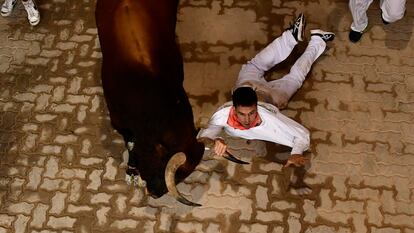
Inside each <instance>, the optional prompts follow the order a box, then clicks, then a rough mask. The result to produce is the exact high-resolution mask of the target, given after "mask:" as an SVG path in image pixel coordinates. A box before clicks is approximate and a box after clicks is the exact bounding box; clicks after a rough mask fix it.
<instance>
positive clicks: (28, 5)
mask: <svg viewBox="0 0 414 233" xmlns="http://www.w3.org/2000/svg"><path fill="white" fill-rule="evenodd" d="M23 6H24V9H26V11H27V19H28V20H29V23H30V25H32V26H36V25H37V24H39V22H40V14H39V11H38V10H37V6H36V4H35V3H34V2H33V0H28V1H26V2H23Z"/></svg>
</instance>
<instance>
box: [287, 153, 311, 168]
mask: <svg viewBox="0 0 414 233" xmlns="http://www.w3.org/2000/svg"><path fill="white" fill-rule="evenodd" d="M308 161H309V158H306V157H305V156H303V155H299V154H294V155H290V157H289V159H288V160H287V162H286V164H285V166H284V167H289V166H290V165H292V164H293V165H295V166H296V167H301V166H305V164H306V163H307V162H308Z"/></svg>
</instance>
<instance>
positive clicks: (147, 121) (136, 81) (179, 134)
mask: <svg viewBox="0 0 414 233" xmlns="http://www.w3.org/2000/svg"><path fill="white" fill-rule="evenodd" d="M177 5H178V1H172V0H157V1H156V2H154V1H153V0H98V1H97V5H96V24H97V28H98V34H99V40H100V44H101V50H102V54H103V59H102V85H103V88H104V94H105V99H106V104H107V106H108V109H109V112H110V117H111V122H112V125H113V127H114V128H115V129H116V130H117V131H118V132H119V133H121V134H122V135H123V137H124V139H125V141H126V142H134V143H135V146H134V149H133V150H132V151H131V152H130V161H129V165H131V166H136V167H137V168H138V170H139V172H140V174H141V177H142V178H143V179H144V180H146V182H147V188H148V191H149V192H150V193H151V194H152V195H154V196H156V197H160V196H162V195H163V194H165V193H166V192H167V189H166V185H165V181H164V170H165V167H166V164H167V162H168V160H169V158H170V157H171V156H172V155H173V154H175V153H177V152H184V153H185V154H186V156H187V160H186V162H185V164H184V165H183V166H181V167H180V168H179V169H178V171H177V174H176V180H177V182H179V181H181V180H183V179H184V178H185V177H187V176H188V175H189V174H191V172H192V171H193V170H194V168H195V166H197V164H198V163H199V162H200V160H201V157H202V155H203V152H204V145H203V144H202V143H199V142H197V140H196V130H195V127H194V121H193V113H192V109H191V105H190V103H189V101H188V97H187V95H186V92H185V90H184V88H183V78H184V74H183V61H182V56H181V53H180V50H179V47H178V45H177V43H176V36H175V25H176V14H177Z"/></svg>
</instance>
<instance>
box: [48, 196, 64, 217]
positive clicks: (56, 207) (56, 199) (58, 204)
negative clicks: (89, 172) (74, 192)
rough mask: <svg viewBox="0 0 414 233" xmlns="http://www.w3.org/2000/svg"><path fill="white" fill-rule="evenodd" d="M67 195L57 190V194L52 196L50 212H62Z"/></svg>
mask: <svg viewBox="0 0 414 233" xmlns="http://www.w3.org/2000/svg"><path fill="white" fill-rule="evenodd" d="M66 197H67V193H62V192H56V194H55V195H54V196H53V197H52V200H51V204H52V206H51V208H50V210H49V213H51V214H61V213H62V211H63V210H64V208H65V199H66Z"/></svg>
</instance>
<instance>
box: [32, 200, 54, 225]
mask: <svg viewBox="0 0 414 233" xmlns="http://www.w3.org/2000/svg"><path fill="white" fill-rule="evenodd" d="M48 209H49V206H48V205H44V204H38V205H37V206H36V208H35V209H34V211H33V219H32V221H31V222H30V227H35V228H42V227H43V225H44V224H45V222H46V211H47V210H48Z"/></svg>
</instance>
